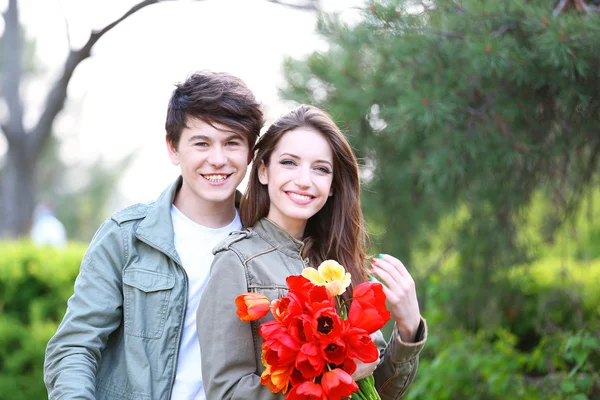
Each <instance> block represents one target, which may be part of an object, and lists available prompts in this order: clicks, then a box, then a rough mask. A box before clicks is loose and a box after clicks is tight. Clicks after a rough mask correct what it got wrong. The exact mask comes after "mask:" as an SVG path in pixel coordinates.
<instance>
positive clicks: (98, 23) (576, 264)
mask: <svg viewBox="0 0 600 400" xmlns="http://www.w3.org/2000/svg"><path fill="white" fill-rule="evenodd" d="M154 3H157V4H154ZM137 4H139V5H140V6H142V7H140V9H139V10H137V9H136V8H135V7H136V5H137ZM132 7H134V8H132ZM0 10H2V12H3V16H4V18H3V20H2V21H3V24H2V23H0V32H1V34H2V36H1V37H0V74H1V77H2V86H1V88H0V95H1V96H2V102H1V103H0V123H1V128H2V135H0V190H1V193H0V194H1V196H0V207H1V210H2V213H1V214H0V217H1V219H0V237H1V238H2V241H0V399H17V400H19V399H41V398H45V397H47V395H46V392H45V388H44V386H43V382H42V363H43V353H44V349H45V345H46V342H47V341H48V339H49V338H50V337H51V335H52V334H53V333H54V331H55V330H56V327H57V325H58V323H59V322H60V320H61V318H62V315H63V314H64V311H65V304H66V299H67V298H68V297H69V296H70V295H71V294H72V292H73V282H74V279H75V276H76V275H77V272H78V269H79V262H80V260H81V258H82V255H83V253H84V252H85V249H86V246H87V243H89V240H90V239H91V237H92V236H93V233H94V231H95V230H96V229H97V227H98V226H99V224H100V223H101V222H102V221H103V220H104V219H106V218H108V217H109V216H110V215H111V214H112V213H113V212H114V211H116V210H118V209H119V208H121V207H123V206H126V205H128V204H130V203H132V202H138V201H148V200H152V199H153V198H155V197H156V196H157V195H158V194H159V193H160V192H161V191H162V190H163V189H164V187H166V186H167V185H168V184H169V183H170V182H171V181H172V180H173V179H174V178H175V177H176V176H177V168H176V167H174V166H172V165H171V164H170V163H169V160H168V158H167V157H166V151H165V145H164V128H163V126H164V118H165V111H166V104H167V101H168V98H169V95H170V93H171V91H172V90H173V84H174V83H175V82H178V81H182V80H184V79H185V77H186V76H187V75H188V74H189V73H191V72H193V71H195V70H200V69H211V70H221V71H228V72H231V73H233V74H235V75H238V76H240V77H241V78H242V79H244V80H245V81H246V82H247V83H248V85H249V86H250V88H251V89H252V90H253V91H254V92H255V94H256V95H257V97H258V98H259V100H261V101H262V102H263V105H264V108H265V113H266V116H267V119H268V122H269V121H272V120H273V119H275V118H276V117H277V116H278V115H279V114H281V113H282V112H283V111H285V110H287V109H289V108H290V107H292V106H293V105H294V104H297V103H298V102H307V103H311V104H316V105H319V106H321V107H323V108H325V109H326V110H327V111H329V112H330V113H331V114H332V115H333V117H334V119H335V120H336V121H337V122H338V124H339V126H340V127H341V128H342V129H343V130H344V131H345V132H346V133H347V135H348V138H349V139H350V141H351V142H352V144H353V146H354V148H355V151H356V153H357V155H358V156H359V158H360V161H361V165H362V169H361V174H362V179H363V188H364V189H363V195H362V196H363V197H362V201H363V208H364V210H365V216H366V218H367V221H368V226H369V231H370V232H371V233H372V239H373V243H372V252H373V254H376V253H378V252H380V251H383V252H387V253H390V254H394V255H396V256H398V257H399V258H401V259H402V260H403V261H404V262H405V264H406V265H407V266H408V268H409V271H410V272H411V274H412V275H413V276H414V277H415V280H416V282H417V287H418V291H419V299H420V303H421V307H422V311H423V315H424V316H425V318H427V321H428V325H429V329H430V331H429V338H428V342H427V345H426V347H425V349H424V351H423V353H422V356H421V364H420V368H419V373H418V375H417V379H416V381H415V382H414V384H413V385H412V387H411V389H410V390H409V391H408V392H407V394H406V396H405V397H406V398H408V399H572V400H580V399H581V400H583V399H600V375H599V373H598V371H600V290H598V287H599V286H600V222H598V221H596V218H597V217H598V216H599V215H600V214H599V213H600V190H599V188H598V178H599V174H598V173H599V172H600V170H599V166H598V162H599V160H598V155H599V153H600V4H598V2H597V1H594V0H592V1H584V0H560V1H550V0H529V1H526V0H505V1H491V0H479V1H473V0H429V1H408V0H406V1H402V0H396V1H393V0H390V1H368V2H364V1H342V0H339V1H334V0H330V1H327V0H321V1H318V0H289V1H288V0H282V1H273V0H204V1H200V0H196V1H184V0H171V1H160V2H158V1H150V0H146V1H143V2H141V3H136V2H135V1H117V0H110V1H103V2H100V1H97V0H86V1H82V0H78V1H75V0H47V1H40V0H37V1H36V0H20V1H17V0H4V1H0ZM130 10H137V11H136V12H135V13H133V14H131V15H128V17H127V18H126V19H124V20H123V21H121V22H119V23H118V24H117V25H116V26H114V28H112V29H110V30H108V31H106V32H105V33H104V31H103V30H102V29H103V28H104V27H106V26H109V24H111V23H112V22H113V21H115V20H118V19H119V18H120V17H121V16H123V15H126V13H128V12H130ZM93 32H95V33H93ZM98 33H101V34H98ZM90 35H91V36H90ZM90 38H91V39H92V41H95V40H96V39H97V42H95V43H92V42H90V41H89V39H90ZM91 44H93V46H92V45H91ZM70 49H71V50H72V51H70ZM82 49H83V50H82ZM88 50H89V51H88ZM65 71H67V72H72V75H71V74H70V73H68V74H65ZM65 77H66V78H67V79H66V81H65ZM61 78H62V79H61ZM66 83H68V84H66ZM40 202H42V203H44V204H46V205H47V206H48V207H50V208H52V209H53V211H54V214H55V215H56V216H57V217H58V219H59V220H60V221H62V223H63V224H64V226H65V228H66V232H67V235H68V238H69V244H68V245H67V246H65V247H49V246H39V245H36V244H34V243H32V242H31V240H29V238H28V234H29V231H30V229H31V226H32V224H33V223H34V222H35V217H36V214H35V212H34V210H35V207H36V205H37V204H39V203H40ZM388 328H389V327H388Z"/></svg>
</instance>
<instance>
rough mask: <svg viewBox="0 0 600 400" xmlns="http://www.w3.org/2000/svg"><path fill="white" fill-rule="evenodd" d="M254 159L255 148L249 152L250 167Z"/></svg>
mask: <svg viewBox="0 0 600 400" xmlns="http://www.w3.org/2000/svg"><path fill="white" fill-rule="evenodd" d="M253 158H254V147H252V148H251V149H250V151H248V165H250V163H251V162H252V159H253Z"/></svg>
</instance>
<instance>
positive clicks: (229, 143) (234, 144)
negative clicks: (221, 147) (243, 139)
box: [226, 141, 240, 146]
mask: <svg viewBox="0 0 600 400" xmlns="http://www.w3.org/2000/svg"><path fill="white" fill-rule="evenodd" d="M239 144H240V143H239V142H235V141H231V142H227V143H226V145H227V146H239Z"/></svg>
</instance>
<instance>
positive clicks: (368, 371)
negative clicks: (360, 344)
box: [352, 333, 379, 382]
mask: <svg viewBox="0 0 600 400" xmlns="http://www.w3.org/2000/svg"><path fill="white" fill-rule="evenodd" d="M371 339H372V340H373V341H375V334H374V333H373V334H372V335H371ZM354 361H355V362H356V371H354V373H353V374H352V379H354V382H358V381H359V380H361V379H363V378H366V377H367V376H370V375H372V374H373V372H375V369H376V368H377V366H378V365H379V358H378V359H377V360H375V361H373V362H372V363H368V364H365V363H364V362H362V361H360V360H359V359H358V358H355V359H354Z"/></svg>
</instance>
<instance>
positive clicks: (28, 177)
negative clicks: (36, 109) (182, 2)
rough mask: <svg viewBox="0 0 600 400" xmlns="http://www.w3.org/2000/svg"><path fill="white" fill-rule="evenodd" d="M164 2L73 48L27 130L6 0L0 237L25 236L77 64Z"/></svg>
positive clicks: (13, 15)
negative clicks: (107, 38) (41, 163)
mask: <svg viewBox="0 0 600 400" xmlns="http://www.w3.org/2000/svg"><path fill="white" fill-rule="evenodd" d="M160 1H161V0H144V1H140V2H139V3H137V4H136V5H134V6H133V7H132V8H131V9H130V10H129V11H127V12H126V13H125V14H124V15H123V16H121V17H120V18H118V19H117V20H115V21H113V22H111V23H109V24H108V25H106V26H105V27H103V28H102V29H99V30H97V31H93V32H92V33H91V34H90V36H89V38H88V40H87V42H86V43H85V45H84V46H83V47H82V48H80V49H78V50H75V49H72V50H71V51H70V53H69V55H68V57H67V58H66V60H65V61H64V65H63V67H62V73H61V74H60V76H59V77H58V79H57V80H56V81H55V82H54V83H53V85H52V86H51V88H50V90H49V91H48V93H47V94H46V101H45V104H44V106H43V110H42V112H41V113H40V116H39V118H38V119H37V121H36V123H35V124H34V125H33V127H32V128H30V129H26V128H25V126H24V124H23V114H24V105H23V104H22V100H21V95H20V91H21V89H22V82H23V80H24V76H23V64H24V63H23V59H24V54H23V53H24V46H23V43H22V33H21V32H20V29H19V11H18V1H17V0H9V1H8V8H7V9H6V11H5V12H4V14H3V17H4V21H5V30H4V34H3V37H2V41H3V44H4V48H3V51H2V52H0V56H1V57H2V58H0V61H1V62H2V63H3V85H2V88H1V89H0V93H1V94H2V98H3V100H4V101H5V103H6V106H7V116H6V118H4V119H3V120H1V121H0V130H1V131H2V134H3V135H4V137H5V138H6V139H7V142H8V152H7V155H6V159H5V160H4V161H5V163H4V166H3V170H2V173H1V174H0V181H1V182H0V188H1V189H0V190H1V197H0V207H1V211H0V237H18V236H22V235H24V234H26V233H27V231H28V229H29V225H30V221H31V216H32V213H33V209H34V205H35V202H36V198H37V195H38V185H37V182H36V177H37V172H38V167H39V160H40V159H41V158H42V155H43V152H44V149H45V148H46V147H47V146H48V143H49V142H50V137H51V136H52V125H53V123H54V120H55V119H56V117H57V115H58V114H59V113H60V112H61V111H62V110H63V108H64V107H65V102H66V99H67V87H68V85H69V82H70V80H71V77H72V75H73V73H74V71H75V69H76V68H77V66H78V65H79V64H80V63H81V62H82V61H83V60H85V59H87V58H88V57H90V55H91V54H92V50H93V48H94V46H95V45H96V43H97V42H98V40H100V39H101V38H102V36H104V35H105V34H106V33H108V32H109V31H111V30H112V29H113V28H114V27H115V26H117V25H118V24H120V23H121V22H123V21H124V20H126V19H127V18H129V17H130V16H132V15H133V14H135V13H136V12H138V11H139V10H141V9H143V8H145V7H147V6H150V5H152V4H155V3H158V2H160ZM270 1H271V2H273V3H277V4H280V5H282V6H285V7H291V8H295V9H299V10H306V11H309V12H314V11H318V9H319V6H320V2H319V0H297V1H295V0H270Z"/></svg>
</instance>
